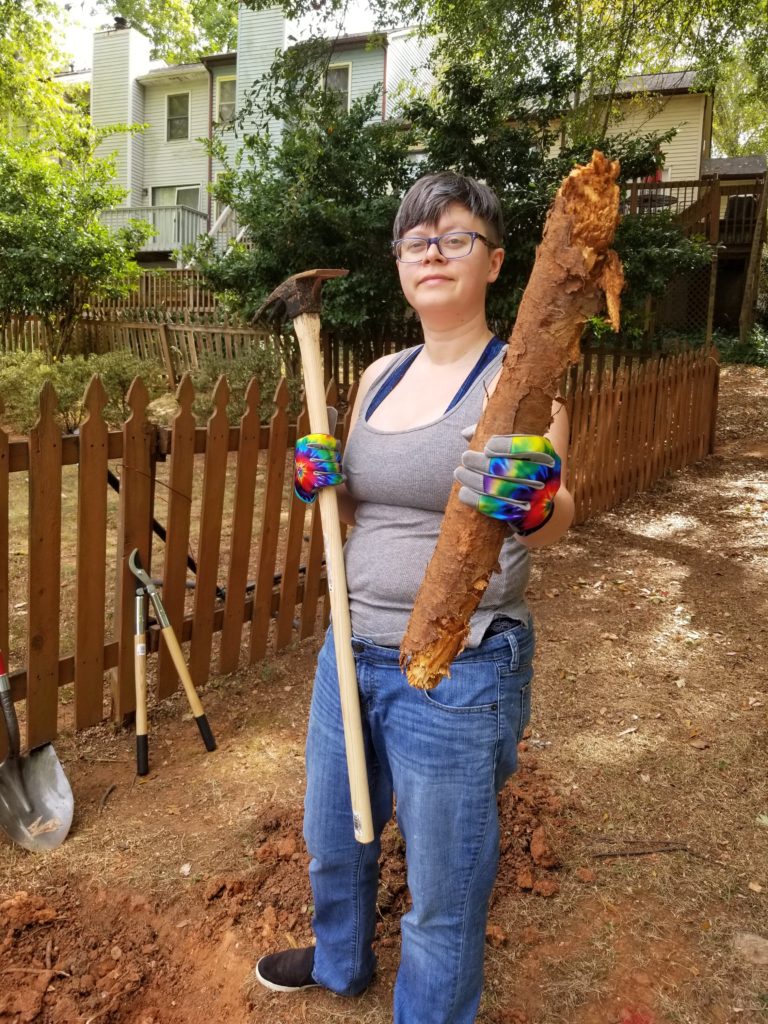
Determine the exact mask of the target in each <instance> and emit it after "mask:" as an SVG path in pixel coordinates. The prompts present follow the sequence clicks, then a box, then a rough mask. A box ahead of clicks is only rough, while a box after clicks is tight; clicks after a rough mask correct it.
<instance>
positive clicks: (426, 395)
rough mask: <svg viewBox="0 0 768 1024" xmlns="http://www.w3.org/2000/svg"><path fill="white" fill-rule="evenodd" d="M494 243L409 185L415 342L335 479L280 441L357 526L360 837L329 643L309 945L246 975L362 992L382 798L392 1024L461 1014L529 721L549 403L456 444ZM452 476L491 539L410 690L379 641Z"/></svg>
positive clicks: (468, 193)
mask: <svg viewBox="0 0 768 1024" xmlns="http://www.w3.org/2000/svg"><path fill="white" fill-rule="evenodd" d="M502 238H503V223H502V216H501V210H500V207H499V203H498V199H497V198H496V196H495V195H494V193H493V192H492V191H491V190H490V189H489V188H488V187H487V186H485V185H482V184H480V183H478V182H477V181H475V180H473V179H472V178H465V177H462V176H460V175H456V174H452V173H444V174H437V175H429V176H427V177H424V178H421V179H420V180H419V181H418V182H416V184H415V185H414V186H413V187H412V188H411V190H410V191H409V192H408V194H407V195H406V197H405V199H404V200H403V203H402V205H401V207H400V210H399V212H398V214H397V218H396V220H395V225H394V239H395V240H394V242H393V253H394V256H395V258H396V260H397V267H398V271H399V274H400V284H401V287H402V289H403V293H404V295H405V297H406V299H407V301H408V302H409V303H410V305H411V306H412V307H413V309H414V310H415V311H416V313H417V314H418V316H419V319H420V322H421V325H422V328H423V332H424V344H423V345H421V346H417V347H415V348H413V349H409V350H406V351H405V352H401V353H398V354H397V355H394V356H392V355H388V356H384V357H383V358H381V359H378V360H376V362H374V363H373V364H372V365H371V366H369V367H368V369H367V370H366V371H365V373H364V374H363V377H362V379H361V381H360V387H359V390H358V396H357V400H356V402H355V407H354V409H353V411H352V418H351V425H350V433H349V435H348V437H349V439H348V443H347V449H346V451H345V453H344V458H343V477H342V473H341V464H340V452H339V446H338V443H337V442H336V441H335V440H334V439H333V438H331V437H328V436H325V435H309V437H308V438H303V439H301V440H300V441H299V442H297V445H296V452H297V454H296V491H297V493H298V494H299V496H300V497H302V498H303V499H304V500H305V501H311V500H313V499H314V495H315V494H316V492H317V490H318V489H319V488H320V487H322V486H337V487H338V494H339V506H340V511H341V516H342V518H343V519H344V521H346V522H347V523H349V524H350V525H353V526H354V529H353V530H352V531H351V534H350V537H349V540H348V541H347V544H346V546H345V566H346V573H347V583H348V588H349V598H350V613H351V617H352V633H353V643H352V646H353V650H354V653H355V661H356V667H357V678H358V688H359V691H360V703H361V712H362V717H363V732H364V740H365V748H366V759H367V765H368V774H369V783H370V792H371V804H372V809H373V818H374V830H375V839H374V841H373V842H371V843H368V844H360V843H357V842H355V840H354V833H353V826H352V817H351V814H352V812H351V806H350V797H349V788H348V781H347V765H346V758H345V753H344V737H343V730H342V722H341V711H340V706H339V687H338V680H337V676H336V662H335V653H334V648H333V631H332V629H330V630H329V631H328V633H327V635H326V640H325V643H324V645H323V648H322V650H321V652H320V656H319V659H318V666H317V674H316V678H315V688H314V692H313V697H312V708H311V711H310V721H309V731H308V737H307V751H306V758H307V794H306V802H305V819H304V835H305V839H306V842H307V846H308V849H309V852H310V854H311V857H312V860H311V864H310V878H311V882H312V889H313V894H314V903H315V914H314V919H313V930H314V933H315V939H316V945H315V946H313V947H309V948H307V949H298V950H286V951H283V952H280V953H275V954H272V955H270V956H266V957H262V959H261V960H260V961H259V963H258V965H257V967H256V976H257V978H258V980H259V981H260V982H261V983H262V984H264V985H266V986H267V987H268V988H271V989H273V990H278V991H295V990H299V989H302V988H307V987H309V986H312V985H320V986H323V987H326V988H328V989H330V990H332V991H333V992H336V993H339V994H344V995H355V994H358V993H360V992H362V991H363V989H365V987H366V986H367V985H368V984H369V982H370V980H371V977H372V975H373V971H374V968H375V957H374V954H373V951H372V948H371V945H372V941H373V938H374V934H375V910H376V894H377V881H378V858H379V854H380V842H379V837H380V834H381V830H382V829H383V827H384V825H385V824H386V823H387V821H389V819H390V818H391V817H392V813H393V797H394V800H395V801H396V806H397V822H398V826H399V828H400V830H401V832H402V834H403V837H404V839H405V844H406V859H407V865H408V886H409V890H410V893H411V897H412V901H413V906H412V909H411V910H410V911H409V912H408V913H407V914H405V915H404V917H403V920H402V954H401V963H400V969H399V971H398V975H397V982H396V985H395V993H394V1021H395V1024H470V1022H472V1021H474V1020H475V1016H476V1014H477V1008H478V1005H479V1002H480V996H481V992H482V977H483V951H484V940H485V925H486V918H487V911H488V902H489V899H490V894H491V890H492V887H493V882H494V879H495V876H496V871H497V867H498V849H499V832H498V816H497V810H496V795H497V793H498V791H499V789H500V788H501V786H502V785H503V784H504V782H505V780H506V779H507V778H508V777H509V775H511V774H512V772H514V771H515V768H516V766H517V744H518V742H519V740H520V739H521V737H522V733H523V730H524V728H525V726H526V724H527V722H528V720H529V718H530V692H531V691H530V687H531V679H532V675H533V670H532V658H533V650H534V634H533V626H532V623H531V616H530V612H529V609H528V607H527V605H526V602H525V587H526V584H527V582H528V575H529V565H528V562H529V549H530V548H533V547H539V546H542V545H545V544H551V543H552V542H554V541H555V540H557V539H558V538H559V537H561V536H562V535H563V533H565V531H566V530H567V529H568V527H569V525H570V523H571V521H572V519H573V501H572V499H571V496H570V495H569V494H568V492H567V491H566V490H565V488H564V487H562V486H561V485H560V478H561V474H562V473H563V472H564V469H565V461H566V454H567V447H568V422H567V415H566V413H565V409H564V408H563V407H562V405H561V404H560V403H559V402H556V403H555V405H554V407H553V410H552V411H553V422H552V426H551V428H550V430H549V432H548V433H547V435H546V436H545V437H530V436H521V435H512V436H509V437H495V438H491V440H490V441H489V443H488V445H487V446H486V449H485V452H484V453H479V452H470V451H467V450H465V449H466V446H467V441H468V440H469V439H471V436H472V432H473V430H474V426H475V425H476V423H477V420H478V419H479V417H480V414H481V413H482V410H483V407H484V403H485V402H486V401H487V398H488V396H489V395H490V394H491V393H492V392H493V389H494V388H495V386H496V382H497V380H498V376H499V373H500V370H501V363H502V359H503V355H504V351H505V345H504V343H503V342H502V341H501V340H500V339H498V338H496V337H494V335H493V332H492V331H491V330H490V329H489V327H488V323H487V319H486V312H485V304H486V301H485V300H486V291H487V288H488V286H489V285H490V284H492V283H493V282H494V281H495V280H496V278H497V277H498V275H499V271H500V269H501V265H502V262H503V259H504V250H503V248H502V247H501V240H502ZM454 477H455V478H456V479H458V480H459V481H460V482H461V484H462V487H461V490H460V497H461V499H462V500H464V501H466V502H467V503H468V504H470V505H472V506H473V507H474V508H476V509H477V510H478V511H479V512H480V513H482V514H485V515H490V516H492V517H493V518H497V519H502V520H503V521H505V522H507V523H508V524H509V528H510V529H509V537H508V538H507V539H506V540H505V543H504V545H503V548H502V552H501V556H500V569H501V571H500V572H499V573H496V574H494V575H493V576H492V577H491V581H490V584H489V586H488V589H487V590H486V592H485V594H484V596H483V599H482V601H481V602H480V605H479V606H478V608H477V610H476V612H475V614H474V615H473V617H472V620H471V622H470V634H469V639H468V642H467V644H466V647H465V649H464V650H463V651H462V653H461V654H460V655H459V656H458V657H457V658H456V659H455V660H454V662H453V664H452V666H451V676H450V678H448V679H445V680H443V681H442V682H441V683H440V684H439V685H438V686H437V687H436V688H435V689H433V690H431V691H422V690H415V689H412V688H411V687H409V686H408V683H407V681H406V678H405V675H404V674H403V673H401V671H400V668H399V663H398V662H399V650H398V648H399V645H400V641H401V640H402V637H403V634H404V632H405V628H406V625H407V622H408V619H409V616H410V612H411V609H412V607H413V602H414V600H415V597H416V592H417V590H418V587H419V585H420V583H421V580H422V578H423V576H424V571H425V569H426V566H427V563H428V561H429V558H430V556H431V554H432V552H433V550H434V547H435V543H436V541H437V536H438V533H439V530H440V525H441V522H442V518H443V513H444V510H445V506H446V503H447V501H448V496H449V493H450V490H451V486H452V484H453V480H454ZM342 479H343V480H344V481H345V482H344V483H342V482H341V481H342Z"/></svg>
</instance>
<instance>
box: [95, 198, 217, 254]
mask: <svg viewBox="0 0 768 1024" xmlns="http://www.w3.org/2000/svg"><path fill="white" fill-rule="evenodd" d="M101 219H102V222H103V223H104V224H106V226H107V227H108V228H110V230H112V231H117V230H119V229H120V228H123V227H126V225H127V224H128V222H129V221H131V220H143V221H146V222H147V223H148V224H149V225H151V227H152V228H153V229H154V235H153V236H152V238H150V239H149V240H148V241H147V242H145V243H144V247H143V249H142V251H143V252H171V251H172V250H174V249H180V248H181V247H182V246H184V245H190V244H191V243H192V242H194V241H196V240H197V238H198V236H199V235H203V234H205V232H206V230H207V228H208V218H207V217H206V215H205V214H204V213H203V212H202V211H201V210H193V209H192V208H191V207H189V206H120V207H115V209H113V210H105V211H104V213H103V214H102V218H101Z"/></svg>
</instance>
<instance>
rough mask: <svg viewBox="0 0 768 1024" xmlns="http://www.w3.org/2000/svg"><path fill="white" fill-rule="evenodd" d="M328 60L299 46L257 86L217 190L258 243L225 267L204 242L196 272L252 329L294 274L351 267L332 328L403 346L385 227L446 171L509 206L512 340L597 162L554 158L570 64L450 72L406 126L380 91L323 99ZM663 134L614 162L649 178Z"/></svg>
mask: <svg viewBox="0 0 768 1024" xmlns="http://www.w3.org/2000/svg"><path fill="white" fill-rule="evenodd" d="M327 59H328V48H327V45H326V44H324V43H323V42H322V41H317V40H315V41H314V42H312V43H311V44H304V45H302V46H300V47H296V48H294V49H293V50H291V51H288V52H287V53H286V54H284V55H282V56H281V57H280V58H279V59H278V60H277V61H276V63H275V65H274V67H273V69H272V71H271V73H270V75H269V76H267V77H266V78H265V79H263V80H261V81H259V82H257V83H256V85H255V86H254V89H253V91H252V93H251V96H250V98H249V102H248V103H247V104H246V105H245V107H244V108H242V109H241V117H242V118H243V122H242V124H241V127H243V126H244V125H245V123H247V121H248V120H251V123H253V122H254V121H255V124H256V128H257V131H253V132H250V133H249V132H246V134H245V135H244V140H243V141H244V149H243V154H242V156H241V160H240V163H239V164H238V165H236V166H235V167H234V168H231V169H230V171H229V172H228V173H226V174H223V175H221V176H220V177H219V181H218V183H217V188H216V195H217V198H219V200H220V201H221V202H225V203H228V204H230V205H232V206H233V207H234V208H235V209H236V211H237V215H238V220H239V222H240V223H241V224H244V225H247V226H248V227H249V229H250V239H249V241H248V243H247V244H241V245H235V246H232V247H231V248H230V249H229V250H228V251H227V253H226V254H225V255H223V256H221V255H218V254H216V253H215V252H214V251H213V248H212V244H211V243H210V241H209V242H208V243H206V244H204V245H203V246H202V247H201V248H200V249H198V250H197V253H196V255H195V259H196V262H197V264H198V266H199V267H200V268H201V269H202V270H203V271H204V272H205V273H206V275H207V276H208V278H209V280H210V282H211V283H212V285H213V287H214V288H215V289H216V290H217V291H219V292H220V293H223V295H224V296H225V297H226V299H227V301H228V302H229V304H230V306H231V307H232V308H233V309H236V310H237V312H239V313H240V314H242V315H243V316H245V317H246V318H250V317H252V316H253V314H254V312H255V310H256V309H258V307H259V306H260V305H261V303H262V302H263V300H264V298H265V297H266V296H267V295H268V294H269V293H270V292H271V291H272V289H273V288H275V287H276V286H277V285H278V284H280V283H281V282H282V281H283V280H285V278H286V277H288V276H290V275H291V274H293V273H296V272H297V271H300V270H303V269H306V268H307V267H308V266H335V267H339V266H342V267H347V268H349V269H350V271H351V273H350V276H349V277H348V278H346V279H344V280H340V281H333V282H329V283H328V284H327V285H326V286H325V289H324V323H325V324H326V325H327V326H328V327H329V328H331V329H333V330H335V331H336V332H337V333H338V334H339V335H341V336H342V337H343V338H344V339H345V340H346V341H347V342H348V343H349V342H351V343H352V344H356V343H357V344H362V343H363V342H364V341H370V340H374V339H377V338H380V337H386V336H392V335H399V336H402V335H403V334H404V332H405V331H406V330H407V329H408V326H409V319H408V313H407V310H406V307H405V304H404V301H403V298H402V295H401V292H400V288H399V284H398V281H397V274H396V267H395V264H394V261H393V260H392V257H391V255H390V248H389V241H390V238H391V226H392V223H393V220H394V216H395V213H396V211H397V208H398V205H399V203H400V200H401V198H402V195H403V193H404V192H405V190H406V189H407V187H408V186H409V185H410V184H411V183H412V181H413V180H414V179H415V178H416V177H417V176H420V175H421V174H424V173H428V172H430V171H438V170H444V169H445V168H447V167H450V168H453V169H455V170H457V171H459V172H460V173H464V174H469V175H472V176H473V177H476V178H479V179H481V180H484V181H486V182H488V184H489V185H491V187H493V188H494V189H495V190H496V192H497V194H498V195H499V198H500V200H501V203H502V207H503V210H504V215H505V222H506V225H507V238H506V240H505V241H506V250H507V256H506V259H505V263H504V266H503V269H502V274H501V276H500V278H499V281H498V282H497V283H496V284H495V285H494V287H493V288H492V289H491V290H490V292H489V316H490V318H491V321H492V323H493V325H494V327H495V328H496V329H497V330H498V331H499V332H500V333H505V332H507V331H508V330H509V328H510V326H511V323H512V322H513V320H514V317H515V315H516V312H517V306H518V304H519V301H520V297H521V296H522V292H523V289H524V287H525V285H526V283H527V280H528V277H529V275H530V271H531V267H532V265H533V260H534V257H535V249H536V245H537V244H538V242H539V240H540V238H541V231H542V228H543V224H544V218H545V216H546V212H547V209H548V208H549V205H550V202H551V200H552V198H553V196H554V192H555V190H556V189H557V187H558V185H559V184H560V182H561V180H562V178H563V176H564V175H565V174H567V173H568V171H569V170H570V169H571V167H572V166H573V164H574V162H575V161H576V160H577V159H588V158H589V157H590V155H591V150H592V146H591V145H590V144H589V143H588V142H585V143H584V144H583V146H582V148H581V149H572V150H570V151H568V153H566V154H565V155H564V156H559V157H554V158H553V157H551V156H550V155H549V154H550V152H551V151H552V147H553V145H554V143H555V141H556V137H555V135H554V134H553V130H552V127H551V125H552V124H553V122H554V123H556V122H557V119H558V117H559V116H560V114H561V113H562V112H563V110H564V109H565V108H566V107H567V104H568V102H569V99H568V97H569V95H570V93H571V90H572V88H573V76H572V73H571V70H570V66H569V64H568V62H567V61H562V60H560V61H555V60H553V61H550V62H547V63H546V64H544V65H543V66H542V68H541V69H540V73H539V74H538V76H536V77H531V78H529V79H527V80H525V81H523V82H516V81H513V80H512V79H510V78H509V77H506V78H504V79H493V78H490V77H489V76H488V75H487V74H486V73H485V72H484V71H483V70H482V69H481V68H480V67H478V66H475V65H469V66H468V65H464V64H461V63H455V64H446V65H445V66H444V67H443V69H442V72H441V77H440V79H439V84H438V87H437V88H436V89H435V91H434V94H433V95H432V96H431V97H430V98H429V99H425V98H421V99H414V100H411V101H410V102H408V103H406V104H404V107H403V123H399V124H395V123H392V122H388V123H385V124H382V123H381V122H380V121H379V122H377V121H376V117H377V115H378V105H379V97H378V93H376V92H374V93H372V94H371V95H369V96H368V97H367V98H366V99H365V100H363V101H358V102H356V103H354V104H353V105H352V109H351V110H350V112H349V113H346V112H343V111H340V110H339V108H338V105H337V104H336V103H335V102H334V99H333V97H332V96H329V95H327V94H325V93H324V92H323V91H322V89H318V87H317V82H318V81H322V74H321V71H322V66H323V64H322V62H323V61H324V60H325V61H327ZM273 119H279V120H281V121H282V122H283V125H284V128H283V132H282V136H281V139H280V141H279V143H278V144H275V143H274V142H273V140H271V139H270V137H269V133H268V126H269V123H270V121H271V120H273ZM243 130H244V127H243ZM668 137H669V133H668V134H667V135H666V136H659V135H655V134H652V133H647V134H644V135H641V136H639V137H637V136H630V135H627V134H625V135H620V136H617V137H616V138H615V139H613V140H611V150H610V152H611V155H612V156H614V157H616V158H618V159H620V160H621V161H622V166H626V168H627V173H628V174H629V175H631V176H635V175H638V174H641V173H650V172H651V171H653V170H654V169H655V168H656V166H657V165H658V163H659V152H660V149H659V147H660V144H661V142H663V141H664V140H665V139H666V138H668ZM416 142H418V144H419V146H420V147H421V148H423V150H424V151H425V154H424V159H423V160H422V161H421V162H419V163H414V161H413V160H412V158H411V157H410V156H409V146H412V145H413V144H414V143H416ZM218 152H219V155H220V156H222V155H223V153H222V151H221V149H220V148H219V151H218ZM284 358H285V362H286V365H287V366H289V365H290V362H291V361H290V359H289V358H288V357H287V356H284Z"/></svg>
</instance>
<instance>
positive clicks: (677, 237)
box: [587, 211, 712, 348]
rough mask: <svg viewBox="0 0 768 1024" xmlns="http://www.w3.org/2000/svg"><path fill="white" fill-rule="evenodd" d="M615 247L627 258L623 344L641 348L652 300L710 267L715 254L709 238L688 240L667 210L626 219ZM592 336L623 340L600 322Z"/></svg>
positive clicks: (596, 322) (590, 326) (591, 330)
mask: <svg viewBox="0 0 768 1024" xmlns="http://www.w3.org/2000/svg"><path fill="white" fill-rule="evenodd" d="M614 248H615V249H616V251H617V253H618V254H619V256H620V257H621V261H622V264H623V267H624V277H625V281H626V287H625V290H624V292H623V293H622V302H621V305H622V308H621V321H622V323H621V341H622V344H624V345H630V346H634V347H638V348H640V347H643V346H644V345H646V344H647V339H646V338H645V336H644V333H645V332H644V326H645V311H644V306H645V302H646V299H647V298H649V297H659V296H661V295H663V294H664V292H665V291H666V288H667V285H668V284H669V282H670V280H671V279H672V278H673V277H675V276H676V275H682V274H691V273H694V272H695V271H697V270H700V269H701V268H702V267H706V266H709V264H710V262H711V260H712V249H711V247H710V246H709V244H708V243H707V242H706V240H705V239H703V238H699V237H695V236H694V237H692V238H689V237H687V236H686V235H684V234H683V232H682V231H681V229H680V227H679V226H678V224H677V223H676V222H675V219H674V217H673V216H672V215H671V214H670V213H667V212H665V211H660V212H658V213H653V214H640V215H634V216H625V217H623V218H622V220H621V223H620V224H619V227H618V230H617V232H616V240H615V242H614ZM587 337H588V338H590V340H592V341H597V342H600V341H605V342H606V343H608V344H612V343H615V342H616V340H617V339H616V336H615V335H614V333H613V331H612V330H611V328H610V327H609V326H608V324H606V323H605V321H603V320H602V319H601V318H599V317H595V318H593V319H592V320H590V322H589V324H588V327H587ZM657 347H659V348H662V347H663V339H657Z"/></svg>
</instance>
